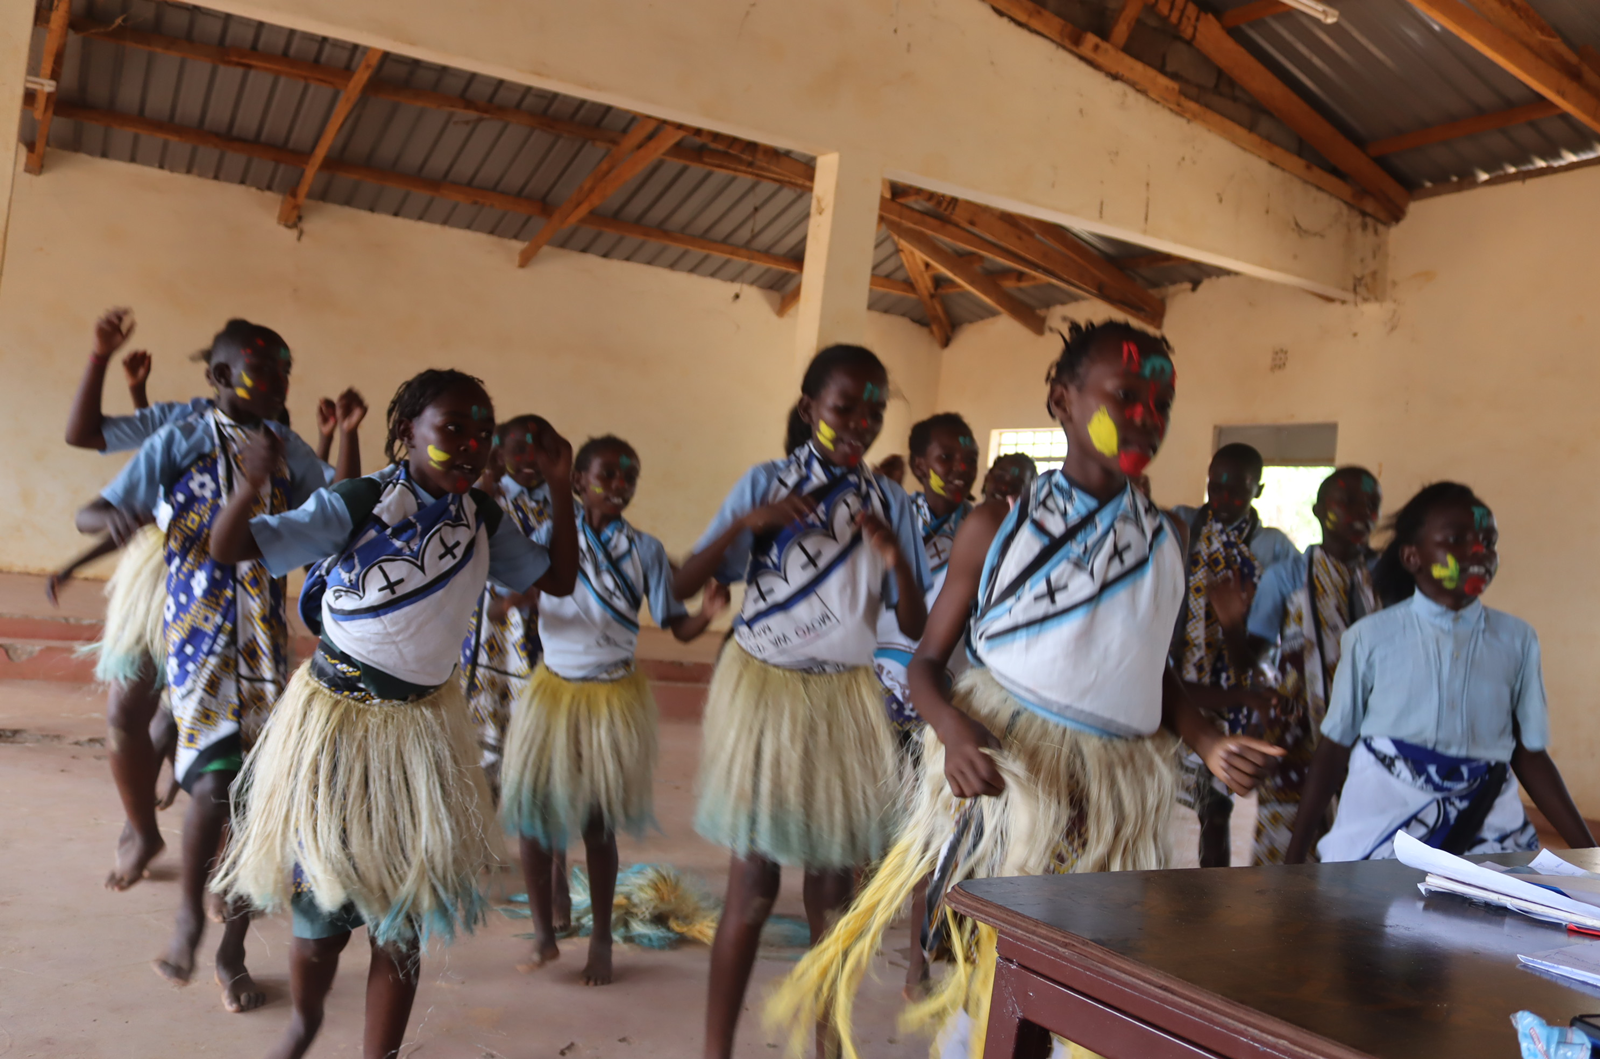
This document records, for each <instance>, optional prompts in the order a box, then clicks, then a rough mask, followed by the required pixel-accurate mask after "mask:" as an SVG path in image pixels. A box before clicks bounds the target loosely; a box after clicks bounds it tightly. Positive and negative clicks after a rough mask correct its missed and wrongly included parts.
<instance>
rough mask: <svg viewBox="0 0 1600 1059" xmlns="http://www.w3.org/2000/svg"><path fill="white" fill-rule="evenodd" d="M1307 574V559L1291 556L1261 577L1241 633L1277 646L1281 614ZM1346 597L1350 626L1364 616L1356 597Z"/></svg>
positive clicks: (1358, 599) (1356, 595)
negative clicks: (1245, 631)
mask: <svg viewBox="0 0 1600 1059" xmlns="http://www.w3.org/2000/svg"><path fill="white" fill-rule="evenodd" d="M1310 574H1311V559H1310V558H1309V557H1308V556H1306V555H1303V554H1302V553H1300V552H1295V553H1294V554H1293V555H1290V556H1289V557H1288V558H1287V559H1284V560H1282V561H1281V562H1279V563H1277V564H1276V565H1274V566H1272V567H1271V568H1269V569H1268V570H1267V571H1266V572H1265V573H1263V574H1262V575H1261V580H1260V581H1259V582H1257V583H1256V596H1255V600H1254V601H1253V602H1252V603H1251V604H1250V617H1249V618H1248V620H1246V622H1245V629H1246V630H1247V631H1248V632H1249V633H1250V635H1251V636H1259V637H1261V638H1262V639H1263V640H1266V641H1267V642H1268V643H1277V642H1278V637H1279V636H1280V635H1282V633H1283V618H1284V614H1285V613H1286V612H1287V611H1288V609H1289V597H1290V596H1292V595H1294V594H1295V592H1297V591H1299V590H1300V589H1302V588H1305V587H1306V578H1307V577H1309V576H1310ZM1350 595H1351V598H1350V609H1351V612H1352V617H1353V621H1352V622H1351V624H1354V623H1355V622H1356V621H1360V620H1361V619H1362V618H1364V617H1366V614H1365V613H1364V612H1363V608H1362V604H1361V600H1360V598H1359V596H1358V594H1357V593H1354V592H1352V593H1351V594H1350ZM1340 657H1341V658H1342V657H1343V655H1341V656H1340Z"/></svg>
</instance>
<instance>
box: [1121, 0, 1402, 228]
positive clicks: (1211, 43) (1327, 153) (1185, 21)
mask: <svg viewBox="0 0 1600 1059" xmlns="http://www.w3.org/2000/svg"><path fill="white" fill-rule="evenodd" d="M1153 7H1154V9H1155V11H1156V13H1157V14H1159V15H1161V16H1162V17H1163V18H1165V19H1166V20H1167V21H1168V22H1170V23H1171V24H1172V25H1173V26H1175V27H1176V28H1177V30H1178V33H1179V35H1180V36H1183V37H1185V38H1187V39H1188V40H1189V41H1191V42H1192V43H1193V44H1194V46H1195V47H1196V48H1198V49H1199V50H1200V53H1201V54H1202V55H1204V56H1205V57H1206V58H1208V59H1210V60H1211V61H1212V62H1214V63H1216V64H1217V67H1218V68H1219V69H1221V70H1222V72H1223V73H1225V74H1227V75H1228V76H1229V77H1231V78H1233V80H1234V81H1235V82H1237V83H1238V84H1239V86H1240V87H1241V88H1243V89H1244V90H1245V91H1246V92H1249V93H1250V95H1251V96H1252V97H1253V98H1254V99H1255V100H1256V102H1258V103H1260V104H1261V105H1262V106H1263V107H1265V108H1266V109H1267V110H1268V111H1270V112H1271V113H1272V114H1273V115H1274V116H1275V117H1277V118H1278V120H1280V121H1282V122H1283V123H1284V124H1285V125H1287V126H1289V128H1290V129H1292V130H1293V131H1294V133H1295V135H1297V136H1299V137H1300V138H1301V139H1302V140H1304V141H1306V143H1308V144H1310V145H1311V146H1312V147H1314V148H1316V149H1317V150H1318V151H1319V152H1321V153H1322V156H1323V157H1324V158H1326V159H1327V160H1328V161H1330V162H1332V163H1333V164H1334V165H1335V166H1337V167H1338V168H1339V169H1340V170H1341V171H1343V172H1344V174H1345V175H1346V176H1347V177H1349V178H1350V179H1351V180H1352V181H1354V182H1355V183H1356V184H1358V185H1360V186H1361V187H1362V188H1365V189H1366V191H1367V192H1368V193H1369V194H1371V195H1373V196H1375V197H1376V198H1377V199H1379V200H1380V201H1382V202H1384V203H1385V204H1387V205H1388V206H1389V207H1390V209H1391V210H1392V211H1393V212H1394V213H1395V214H1396V215H1397V216H1403V215H1404V214H1405V211H1406V207H1407V206H1409V205H1410V204H1411V193H1410V192H1409V191H1407V190H1406V189H1405V187H1404V186H1403V185H1402V184H1401V183H1400V182H1399V181H1398V180H1396V179H1395V178H1394V177H1392V176H1390V175H1389V174H1388V173H1387V172H1386V171H1384V169H1383V167H1382V166H1380V165H1378V163H1377V162H1375V161H1374V160H1373V159H1372V157H1371V156H1370V155H1368V154H1367V153H1366V152H1365V151H1364V150H1362V149H1361V148H1360V147H1359V146H1357V145H1356V144H1355V143H1353V142H1351V140H1350V139H1349V138H1348V137H1346V136H1345V135H1344V133H1342V132H1340V131H1339V130H1338V129H1336V128H1334V126H1333V123H1332V122H1330V121H1328V119H1327V118H1324V117H1323V116H1322V115H1321V114H1319V113H1317V111H1316V110H1315V109H1314V108H1313V107H1312V106H1311V104H1309V103H1307V102H1306V101H1305V100H1304V99H1302V98H1300V96H1299V94H1298V93H1296V92H1295V91H1294V90H1293V89H1291V88H1290V87H1289V86H1288V85H1286V84H1284V83H1283V82H1282V81H1280V80H1278V77H1277V75H1276V74H1274V73H1273V72H1272V71H1271V70H1268V69H1267V68H1266V66H1265V65H1264V64H1263V63H1262V62H1261V60H1259V59H1257V58H1256V57H1255V56H1254V55H1252V54H1250V52H1249V51H1247V50H1246V49H1245V47H1244V45H1242V44H1240V43H1239V42H1238V41H1236V40H1234V39H1233V37H1231V36H1230V35H1229V34H1228V31H1227V29H1226V28H1224V27H1223V25H1222V23H1221V22H1219V21H1217V17H1216V16H1215V15H1213V14H1210V13H1209V12H1207V11H1202V10H1201V9H1200V8H1199V7H1197V6H1195V4H1194V2H1193V0H1154V3H1153Z"/></svg>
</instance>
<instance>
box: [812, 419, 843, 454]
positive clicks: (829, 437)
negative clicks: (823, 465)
mask: <svg viewBox="0 0 1600 1059" xmlns="http://www.w3.org/2000/svg"><path fill="white" fill-rule="evenodd" d="M838 436H839V432H838V431H836V430H834V429H833V428H832V427H830V426H829V425H828V424H827V423H826V422H824V421H823V420H820V419H819V420H817V440H818V441H820V442H822V444H823V445H824V446H826V447H827V448H828V449H830V450H831V449H832V448H833V440H834V438H837V437H838Z"/></svg>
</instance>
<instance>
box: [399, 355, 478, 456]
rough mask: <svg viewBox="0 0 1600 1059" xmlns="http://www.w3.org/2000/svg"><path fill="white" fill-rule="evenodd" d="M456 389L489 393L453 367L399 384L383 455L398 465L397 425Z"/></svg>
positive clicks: (418, 375) (430, 369)
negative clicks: (460, 387)
mask: <svg viewBox="0 0 1600 1059" xmlns="http://www.w3.org/2000/svg"><path fill="white" fill-rule="evenodd" d="M458 386H476V387H477V388H478V389H480V390H483V391H484V393H488V392H489V391H488V390H485V389H484V385H483V380H482V379H480V378H478V377H477V376H476V375H468V374H467V373H466V372H464V371H456V370H455V369H454V368H429V369H427V370H426V371H420V372H418V373H417V374H415V375H413V376H411V378H409V379H407V380H406V381H405V382H403V383H401V384H400V388H399V389H398V390H396V391H395V392H394V398H393V400H391V401H390V402H389V413H388V420H389V436H388V438H387V439H386V440H385V441H384V443H383V454H384V456H385V457H387V458H388V460H389V462H390V463H398V462H400V455H399V447H398V446H399V443H400V424H401V423H409V422H411V421H412V420H413V419H415V418H417V417H418V416H420V415H421V414H422V413H423V412H424V411H425V410H426V409H427V407H428V406H429V405H430V404H432V403H433V402H435V401H437V400H438V399H439V398H440V397H443V396H444V395H445V394H447V393H449V392H450V391H451V390H454V389H455V388H456V387H458Z"/></svg>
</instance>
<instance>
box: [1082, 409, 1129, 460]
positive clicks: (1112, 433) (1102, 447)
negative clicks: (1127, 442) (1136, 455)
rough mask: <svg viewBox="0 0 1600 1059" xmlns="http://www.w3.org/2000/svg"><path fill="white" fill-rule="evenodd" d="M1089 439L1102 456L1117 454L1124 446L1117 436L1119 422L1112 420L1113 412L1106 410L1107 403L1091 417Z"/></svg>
mask: <svg viewBox="0 0 1600 1059" xmlns="http://www.w3.org/2000/svg"><path fill="white" fill-rule="evenodd" d="M1089 440H1090V441H1091V442H1093V443H1094V447H1095V451H1097V452H1099V453H1100V455H1102V456H1115V455H1116V454H1117V450H1118V449H1120V448H1121V447H1122V444H1121V439H1119V438H1118V437H1117V424H1115V423H1113V422H1112V421H1111V413H1110V412H1107V411H1106V406H1105V405H1101V406H1100V409H1099V410H1098V411H1097V412H1095V414H1094V415H1093V416H1091V417H1090V418H1089Z"/></svg>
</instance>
